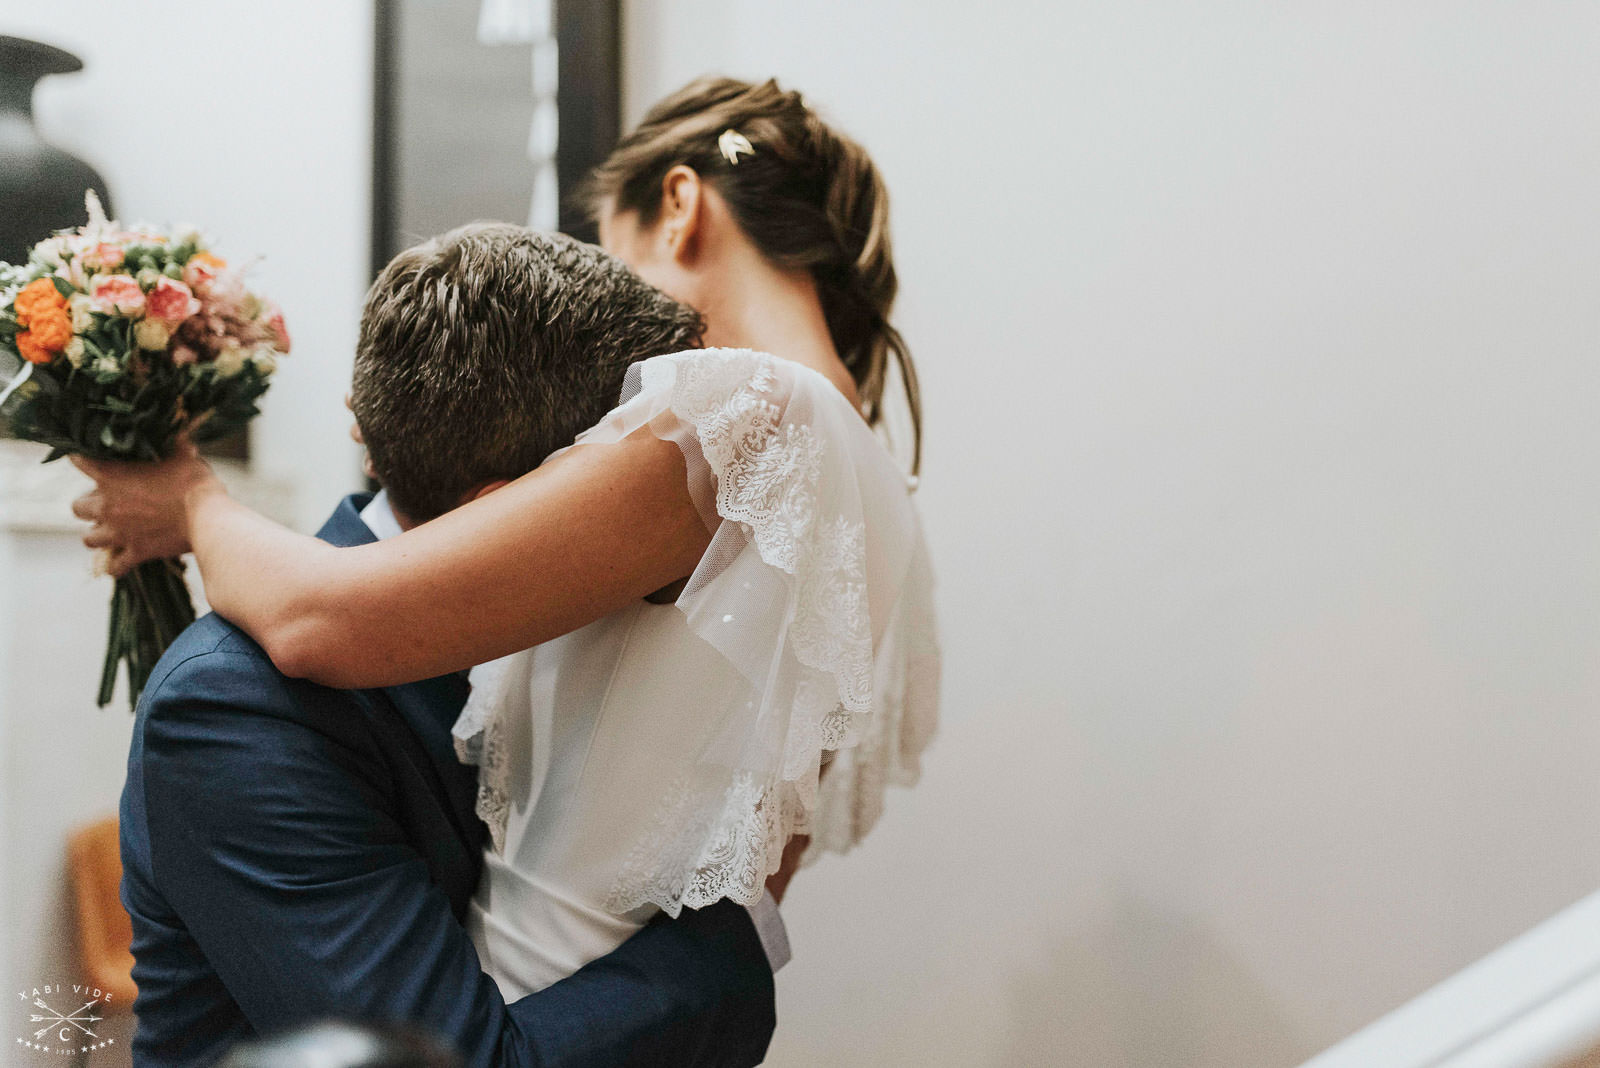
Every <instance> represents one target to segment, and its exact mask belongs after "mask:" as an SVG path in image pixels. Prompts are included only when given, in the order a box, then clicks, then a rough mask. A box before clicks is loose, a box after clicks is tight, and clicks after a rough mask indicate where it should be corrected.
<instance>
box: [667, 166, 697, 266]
mask: <svg viewBox="0 0 1600 1068" xmlns="http://www.w3.org/2000/svg"><path fill="white" fill-rule="evenodd" d="M702 193H703V189H702V185H701V182H700V175H698V174H696V173H695V170H694V168H693V167H688V166H685V165H684V164H682V163H680V164H678V165H677V166H676V167H673V168H672V169H671V170H669V171H667V173H666V175H665V176H663V177H662V179H661V226H660V230H661V240H662V241H663V242H664V243H665V245H666V250H665V251H666V253H667V255H668V257H669V258H671V259H674V260H677V261H679V262H680V263H681V262H684V261H686V260H688V259H690V258H692V257H693V256H694V252H695V247H696V241H697V239H698V238H699V236H700V217H701V212H702V210H703V208H704V204H705V197H704V196H703V195H702Z"/></svg>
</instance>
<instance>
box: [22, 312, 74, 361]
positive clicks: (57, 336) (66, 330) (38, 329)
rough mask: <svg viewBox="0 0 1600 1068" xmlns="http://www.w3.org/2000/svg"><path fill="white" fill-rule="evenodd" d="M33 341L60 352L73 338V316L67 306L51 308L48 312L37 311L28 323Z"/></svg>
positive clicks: (51, 350)
mask: <svg viewBox="0 0 1600 1068" xmlns="http://www.w3.org/2000/svg"><path fill="white" fill-rule="evenodd" d="M28 333H30V334H32V335H33V343H34V344H35V345H37V346H39V347H40V348H41V349H46V350H48V351H50V352H60V351H61V350H62V349H64V348H66V347H67V342H69V341H71V340H72V316H70V315H68V314H67V309H65V308H51V309H50V310H49V311H48V312H43V313H40V312H35V313H34V314H33V317H32V319H31V320H30V322H29V324H28Z"/></svg>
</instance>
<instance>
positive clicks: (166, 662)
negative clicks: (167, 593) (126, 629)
mask: <svg viewBox="0 0 1600 1068" xmlns="http://www.w3.org/2000/svg"><path fill="white" fill-rule="evenodd" d="M217 654H223V655H241V656H244V657H246V658H247V659H250V660H255V661H258V662H259V663H260V664H261V665H262V666H264V667H266V668H268V669H270V668H271V666H272V662H271V661H270V660H269V659H268V658H267V655H266V653H264V652H263V651H262V650H261V647H260V646H258V645H256V643H255V642H253V641H251V640H250V638H249V636H248V635H246V634H245V633H244V632H243V631H241V630H240V629H239V628H238V627H235V626H234V625H233V624H232V623H229V622H228V621H227V620H225V619H223V618H222V617H221V616H219V615H217V614H216V613H214V612H213V613H209V614H207V615H204V616H202V617H200V618H199V619H197V620H195V621H194V622H193V623H191V624H189V626H188V627H187V628H185V629H184V631H183V633H182V634H179V635H178V637H177V640H175V641H174V642H173V643H172V645H171V646H169V647H168V649H167V651H166V652H165V653H164V654H162V657H161V659H160V660H158V661H156V666H155V670H154V671H152V672H151V673H150V679H149V682H147V683H146V685H145V697H144V699H143V700H141V702H140V703H141V704H142V703H143V702H144V700H150V699H152V698H154V697H156V696H158V695H160V693H161V692H162V690H163V689H164V688H165V686H166V685H167V683H169V682H170V681H171V680H172V678H173V676H174V675H182V674H185V673H187V672H189V671H192V670H194V669H195V668H197V667H200V666H201V665H199V664H196V661H201V660H204V659H205V658H207V657H211V656H214V655H217Z"/></svg>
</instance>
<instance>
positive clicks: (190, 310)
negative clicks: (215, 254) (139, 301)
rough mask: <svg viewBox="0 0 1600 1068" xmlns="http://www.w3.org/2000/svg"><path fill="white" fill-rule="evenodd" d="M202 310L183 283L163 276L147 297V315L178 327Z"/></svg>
mask: <svg viewBox="0 0 1600 1068" xmlns="http://www.w3.org/2000/svg"><path fill="white" fill-rule="evenodd" d="M199 310H200V302H199V301H198V300H195V299H194V294H193V293H191V292H190V291H189V287H188V286H186V285H184V284H183V283H182V282H177V281H174V280H173V279H171V278H168V277H167V276H166V275H162V276H161V278H160V279H158V280H157V281H156V285H155V288H154V289H152V290H151V291H150V293H149V295H148V296H146V297H145V314H146V315H148V316H150V318H152V319H160V320H161V321H162V322H164V323H168V324H170V325H173V326H176V325H177V324H178V323H181V322H183V321H184V320H185V319H187V318H189V316H191V315H193V314H194V313H195V312H197V311H199Z"/></svg>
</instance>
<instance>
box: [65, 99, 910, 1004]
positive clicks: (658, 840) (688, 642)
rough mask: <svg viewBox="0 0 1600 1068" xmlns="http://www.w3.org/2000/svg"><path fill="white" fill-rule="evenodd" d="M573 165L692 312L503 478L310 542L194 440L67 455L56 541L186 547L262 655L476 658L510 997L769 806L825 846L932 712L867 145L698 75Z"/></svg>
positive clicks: (496, 900) (614, 925) (841, 841)
mask: <svg viewBox="0 0 1600 1068" xmlns="http://www.w3.org/2000/svg"><path fill="white" fill-rule="evenodd" d="M587 196H588V202H589V204H590V205H591V207H592V210H593V211H594V213H595V216H596V217H597V219H598V221H599V224H600V233H601V243H602V244H603V245H604V246H605V248H606V249H607V250H609V251H611V252H612V253H614V254H615V255H617V256H618V257H620V258H621V259H622V260H624V261H625V262H627V263H628V264H629V265H630V266H631V267H632V268H633V269H634V270H635V271H637V272H638V273H639V274H640V275H641V276H643V277H644V278H645V279H646V280H647V281H650V282H652V283H653V284H654V285H656V286H657V287H658V288H660V289H662V290H664V291H665V292H666V293H668V294H669V295H671V296H674V297H676V298H678V299H679V300H681V301H683V302H684V303H687V304H689V305H691V306H692V307H694V308H696V309H697V310H699V311H700V312H701V313H702V314H703V315H704V316H705V319H706V322H707V331H706V336H705V342H706V343H707V344H708V345H709V346H712V347H710V348H708V349H705V350H699V351H694V352H687V353H678V354H673V355H663V356H659V357H656V358H653V359H650V360H646V361H644V362H643V363H640V364H636V365H635V366H634V367H633V368H632V370H630V372H629V374H628V379H627V385H626V386H625V388H624V391H623V397H622V401H621V403H620V404H619V405H618V407H616V408H615V409H613V410H612V411H611V412H610V413H609V414H608V415H607V416H606V417H605V418H604V419H603V420H601V422H600V423H599V424H597V425H596V426H594V427H593V428H592V429H590V430H588V431H587V432H585V433H584V434H582V435H580V436H579V438H578V440H577V441H576V442H575V443H574V445H573V446H570V447H568V448H566V449H562V450H560V451H559V452H557V453H555V454H554V455H553V456H551V457H550V458H549V459H548V460H546V461H545V463H543V464H542V465H541V466H540V467H539V468H538V469H536V470H535V471H533V472H531V473H530V474H528V475H526V476H524V477H522V478H520V479H518V480H516V481H515V482H512V483H510V484H509V485H507V486H505V487H504V488H502V489H499V490H497V491H495V492H493V493H490V494H488V495H486V496H483V497H481V498H479V499H477V500H475V501H473V502H471V503H469V504H466V505H464V506H463V507H461V508H458V509H456V510H454V511H451V512H449V513H447V514H445V515H443V516H441V517H440V518H438V519H435V520H433V521H431V522H428V523H425V524H423V525H421V526H419V527H416V528H415V529H413V530H410V531H408V532H406V533H403V534H399V535H397V536H395V537H392V538H388V539H385V540H383V541H379V542H377V543H374V544H371V545H365V546H360V547H355V548H334V547H332V546H330V545H327V544H325V543H323V542H320V541H317V540H315V539H313V538H310V537H304V536H301V535H298V534H295V533H292V532H290V531H288V530H286V529H284V528H282V527H279V526H277V525H275V524H273V523H271V522H270V521H268V520H266V519H264V518H263V517H261V516H259V515H257V514H255V513H254V512H251V511H250V510H248V509H247V508H245V507H243V506H242V505H240V504H238V503H237V502H235V501H233V500H231V499H229V497H228V496H227V494H226V492H225V491H224V490H223V489H222V487H221V484H220V483H219V482H218V481H217V479H216V478H215V477H214V475H213V474H212V473H211V471H210V469H209V467H207V465H206V464H205V463H204V462H203V461H202V460H200V459H198V458H197V457H196V456H195V455H194V453H193V452H192V450H190V451H186V452H184V453H181V454H180V455H178V456H176V457H174V458H173V459H172V460H169V461H167V462H165V463H163V464H160V465H95V464H88V463H84V464H82V466H84V468H85V470H88V471H89V472H90V473H91V474H92V475H93V476H94V477H95V478H96V480H97V482H98V483H99V487H98V489H97V491H96V492H95V493H93V494H91V495H89V496H88V497H86V498H84V499H83V500H82V501H80V503H79V508H78V510H79V514H80V515H82V516H84V517H85V518H93V519H96V520H97V522H96V523H95V525H94V526H93V527H92V528H91V530H90V531H89V533H88V535H87V536H86V537H85V542H86V543H87V544H89V545H90V546H92V547H98V548H106V549H109V550H110V552H111V558H110V559H111V568H112V570H113V571H114V572H118V573H120V572H123V571H126V570H127V569H129V568H131V567H133V566H134V565H136V564H138V563H139V562H141V561H143V560H147V559H153V558H159V557H164V556H174V555H179V554H180V553H183V552H189V551H192V552H193V553H194V554H195V557H196V559H197V561H198V564H199V567H200V571H201V573H202V575H203V578H204V581H205V588H206V594H207V597H208V599H209V600H210V602H211V605H212V607H213V608H214V609H215V610H216V611H217V612H218V613H219V614H221V615H222V616H224V617H226V618H227V619H229V620H231V621H232V622H234V623H235V624H237V625H238V626H239V627H241V628H242V629H243V630H245V631H246V632H248V633H249V634H250V635H251V636H252V637H253V638H255V639H256V640H257V641H258V642H259V644H260V645H261V646H262V648H263V649H265V650H266V651H267V653H268V654H269V655H270V656H271V658H272V660H273V662H274V663H275V664H276V665H277V667H278V668H279V670H280V671H282V672H283V673H284V674H286V675H290V676H294V677H301V678H306V679H310V680H312V681H314V682H317V683H320V684H323V685H327V686H332V687H338V688H342V689H355V688H366V687H377V686H387V685H391V684H397V683H401V682H406V681H410V680H414V679H420V678H428V677H433V676H437V675H441V674H444V673H446V672H450V671H457V670H461V669H464V668H467V667H473V671H472V674H471V681H472V695H471V697H470V698H469V700H468V702H467V705H466V707H465V709H464V710H463V712H462V714H461V718H460V720H459V722H458V723H457V725H456V729H455V735H456V739H457V746H458V751H459V752H460V753H461V755H462V756H463V759H466V760H468V761H470V762H473V763H477V764H478V765H479V781H480V790H479V798H478V811H479V814H480V815H481V816H482V817H483V819H484V820H485V822H486V823H487V824H488V825H489V828H490V832H491V837H492V840H493V847H492V848H491V849H490V851H489V855H488V857H487V858H486V860H487V862H486V866H485V872H484V877H483V880H482V883H481V884H480V886H479V889H478V892H477V897H476V899H475V901H474V904H473V907H472V911H471V915H470V917H469V926H470V927H471V928H472V929H473V935H474V940H475V941H476V942H477V944H478V947H479V950H480V953H481V955H482V958H483V962H484V965H485V968H486V970H488V971H489V972H490V974H492V975H493V976H494V977H495V978H496V980H497V981H498V982H499V984H500V986H501V988H502V990H503V991H504V992H505V994H506V996H507V997H508V998H509V997H517V996H520V995H522V994H525V993H528V992H530V991H533V990H537V989H541V988H543V987H545V986H547V985H549V984H551V983H553V982H555V981H556V980H558V979H560V978H562V977H563V976H566V975H568V974H570V973H572V972H573V971H575V970H576V969H577V968H579V967H581V966H582V965H583V964H584V963H585V962H587V961H589V960H591V959H594V958H596V957H598V956H601V955H603V954H604V953H606V952H608V951H610V950H611V949H613V948H615V947H616V946H617V945H620V944H621V943H622V942H623V941H624V940H625V939H626V938H627V937H628V936H629V935H630V934H632V933H633V932H634V931H635V930H637V929H638V928H639V927H640V926H642V925H643V924H644V923H646V922H647V921H648V920H649V919H650V917H651V916H653V915H654V914H655V913H656V912H657V911H659V910H665V911H667V912H669V913H671V914H673V915H676V914H677V913H678V911H679V910H680V909H682V908H684V907H685V906H687V907H690V908H697V907H702V906H705V905H708V904H711V903H713V902H715V901H717V900H719V899H721V898H724V897H726V898H731V899H733V900H735V901H738V902H741V903H743V904H753V903H754V902H755V901H756V900H757V899H758V898H759V897H760V895H761V893H762V890H763V884H764V881H765V880H766V878H767V877H768V875H770V874H771V873H773V872H774V871H775V870H776V869H777V868H778V866H779V863H780V859H781V857H782V854H783V852H784V848H785V845H786V843H788V842H789V840H790V838H791V837H792V836H799V835H808V836H810V844H809V846H808V847H807V851H806V858H807V859H808V860H809V859H812V858H813V857H814V856H815V855H816V854H818V853H819V852H821V851H825V850H833V851H844V850H847V849H849V848H850V847H851V846H853V845H854V844H855V843H857V842H858V841H860V839H861V838H862V837H863V836H864V835H865V834H866V833H867V832H868V830H870V828H871V827H872V825H873V823H874V822H875V821H876V819H877V817H878V815H879V812H880V811H881V808H882V803H883V792H884V787H885V785H886V784H887V783H891V782H901V783H908V782H910V781H912V780H913V779H914V777H915V775H916V772H917V760H918V755H919V753H920V752H921V750H922V749H923V747H924V746H925V745H926V743H927V741H928V737H929V735H930V733H931V731H932V729H933V726H934V721H935V718H936V702H937V685H938V652H937V647H936V643H935V635H934V623H933V615H932V607H931V576H930V571H929V568H928V561H927V554H926V548H925V546H924V543H923V539H922V534H921V530H920V524H919V521H918V518H917V515H916V511H915V508H914V507H913V505H912V502H911V496H910V494H911V490H912V488H913V486H914V483H915V478H914V476H913V477H912V478H907V477H906V475H905V474H904V472H903V471H902V470H901V468H900V466H899V465H898V464H897V463H896V462H895V461H894V460H893V458H892V457H891V455H890V454H889V452H888V451H887V450H886V449H885V448H884V446H883V444H882V443H881V441H880V439H879V437H878V435H876V434H875V433H874V432H873V430H872V429H871V428H872V427H873V426H876V425H877V424H878V423H879V421H880V419H881V414H882V408H883V393H884V387H885V381H886V379H887V377H888V373H889V364H890V362H891V360H892V361H893V362H894V363H895V364H896V366H897V369H898V374H899V378H900V380H901V382H902V383H904V386H905V389H906V393H907V397H908V400H909V402H910V409H911V413H912V427H913V434H914V436H915V439H916V440H915V444H914V448H913V450H912V451H913V457H914V459H913V463H912V470H913V471H915V469H916V459H915V457H917V456H919V455H920V407H919V402H918V397H917V389H916V376H915V373H914V370H913V367H912V364H911V360H910V356H909V354H908V352H907V350H906V347H905V345H904V343H903V342H902V341H901V339H900V336H899V334H898V333H897V332H896V331H895V330H894V328H893V327H892V326H890V325H889V322H888V314H889V311H890V306H891V304H892V302H893V300H894V296H895V289H896V279H895V271H894V265H893V262H892V259H891V256H890V249H889V239H888V226H887V210H888V205H887V193H886V191H885V189H884V187H883V184H882V181H881V179H880V178H879V176H878V173H877V171H876V169H875V168H874V166H873V163H872V161H871V159H870V158H869V157H868V156H867V154H866V152H865V151H864V150H863V149H862V148H861V147H860V146H859V145H857V144H855V143H854V142H853V141H851V140H849V139H847V138H845V137H844V136H842V135H840V134H838V133H836V132H835V131H834V130H832V129H831V128H829V127H828V126H827V125H826V124H825V123H824V122H823V121H822V120H821V119H819V118H818V117H817V116H816V114H815V113H814V112H812V111H811V110H810V109H809V108H808V107H807V106H806V104H805V103H804V101H803V100H802V99H801V97H800V96H799V94H797V93H792V92H785V91H783V90H781V89H780V88H779V87H778V86H777V84H776V83H774V82H770V81H769V82H766V83H764V84H760V85H756V84H749V83H745V82H739V81H735V80H731V79H706V80H701V81H697V82H694V83H692V84H690V85H689V86H687V87H686V88H684V89H683V90H681V91H679V92H678V93H676V94H674V95H673V96H671V97H669V98H667V99H666V100H664V101H662V102H661V103H659V104H658V105H657V106H656V107H655V108H654V109H653V110H651V112H650V113H649V114H648V115H646V116H645V119H644V121H643V122H642V124H641V125H640V126H639V128H638V129H637V130H635V131H634V132H633V133H631V134H630V135H629V136H628V137H627V138H625V139H624V140H623V141H622V142H621V144H620V145H619V146H618V147H617V149H616V151H615V152H614V153H613V154H612V156H611V158H610V159H609V160H607V161H606V162H605V163H604V164H603V165H602V166H601V167H600V168H599V169H598V170H597V171H596V173H595V174H594V175H593V178H592V181H591V183H590V186H589V188H588V190H587ZM357 414H358V416H359V414H360V413H359V412H358V413H357ZM474 665H476V666H474Z"/></svg>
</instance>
